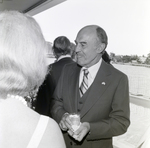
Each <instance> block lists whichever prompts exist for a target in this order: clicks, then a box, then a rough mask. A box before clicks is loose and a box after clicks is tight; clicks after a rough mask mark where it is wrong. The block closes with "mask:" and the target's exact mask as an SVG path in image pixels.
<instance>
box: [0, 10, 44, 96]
mask: <svg viewBox="0 0 150 148" xmlns="http://www.w3.org/2000/svg"><path fill="white" fill-rule="evenodd" d="M46 52H47V44H46V41H45V40H44V37H43V35H42V32H41V29H40V27H39V25H38V24H37V22H36V21H35V20H34V19H33V18H32V17H30V16H28V15H26V14H22V13H19V12H17V11H4V12H0V97H1V96H3V97H5V96H6V95H7V94H12V95H21V96H26V95H28V93H30V92H32V91H34V90H36V89H37V88H38V87H39V86H40V85H41V84H42V82H43V80H44V78H45V75H46V73H47V67H46Z"/></svg>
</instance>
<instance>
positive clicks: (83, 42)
mask: <svg viewBox="0 0 150 148" xmlns="http://www.w3.org/2000/svg"><path fill="white" fill-rule="evenodd" d="M74 42H75V43H76V44H77V43H80V44H86V43H87V42H85V41H80V42H77V41H76V40H75V41H74Z"/></svg>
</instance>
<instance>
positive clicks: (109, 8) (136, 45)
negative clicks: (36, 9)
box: [33, 0, 150, 56]
mask: <svg viewBox="0 0 150 148" xmlns="http://www.w3.org/2000/svg"><path fill="white" fill-rule="evenodd" d="M33 17H34V18H35V19H36V20H37V22H38V23H39V25H40V26H41V29H42V32H43V34H44V37H45V39H46V40H47V41H49V42H53V41H54V39H55V38H56V37H58V36H62V35H63V36H66V37H68V38H69V39H70V41H71V42H74V40H75V39H76V35H77V33H78V31H79V30H80V29H81V28H83V27H84V26H86V25H92V24H95V25H98V26H100V27H102V28H103V29H104V30H105V31H106V33H107V35H108V46H107V49H106V50H107V52H108V53H109V54H110V53H111V52H113V53H115V54H116V55H138V56H143V55H144V56H147V55H148V54H149V53H150V0H67V1H65V2H63V3H61V4H59V5H57V6H54V7H52V8H50V9H47V10H45V11H43V12H41V13H39V14H37V15H35V16H33Z"/></svg>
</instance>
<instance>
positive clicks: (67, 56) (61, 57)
mask: <svg viewBox="0 0 150 148" xmlns="http://www.w3.org/2000/svg"><path fill="white" fill-rule="evenodd" d="M63 58H71V55H69V54H67V55H61V56H60V57H59V58H58V59H57V61H59V60H61V59H63Z"/></svg>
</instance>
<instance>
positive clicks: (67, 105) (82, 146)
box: [51, 61, 130, 148]
mask: <svg viewBox="0 0 150 148" xmlns="http://www.w3.org/2000/svg"><path fill="white" fill-rule="evenodd" d="M80 69H81V67H79V66H78V65H77V64H69V65H66V66H65V68H64V69H63V72H62V75H61V78H60V79H59V82H58V85H57V87H56V89H55V92H54V95H53V98H54V102H53V103H54V104H53V108H52V111H51V113H52V117H53V118H54V119H55V120H56V121H57V122H58V123H59V122H60V120H61V118H62V116H63V114H64V113H66V112H68V113H74V112H75V113H76V112H78V113H80V116H81V122H89V123H90V134H88V135H87V136H86V137H85V138H84V140H83V141H82V142H77V141H75V140H73V139H72V138H71V137H70V136H68V134H67V132H64V138H65V141H66V145H67V148H71V147H76V146H77V147H78V148H112V137H113V136H117V135H120V134H123V133H125V132H126V130H127V128H128V126H129V124H130V121H129V88H128V78H127V76H126V75H125V74H123V73H122V72H120V71H118V70H117V69H115V68H114V67H113V66H111V65H109V64H106V63H105V62H104V61H102V64H101V67H100V69H99V71H98V73H97V75H96V78H95V80H94V82H93V84H92V85H91V86H90V88H89V89H88V90H87V92H86V93H85V94H84V96H83V97H82V98H80V96H79V74H80ZM73 145H74V146H73Z"/></svg>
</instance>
